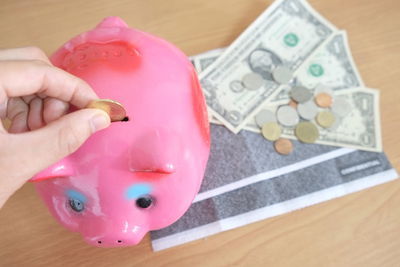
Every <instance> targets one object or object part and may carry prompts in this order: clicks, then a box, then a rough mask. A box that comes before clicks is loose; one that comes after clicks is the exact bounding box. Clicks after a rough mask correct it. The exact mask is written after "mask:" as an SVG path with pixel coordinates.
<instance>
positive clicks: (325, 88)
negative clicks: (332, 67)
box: [314, 83, 333, 96]
mask: <svg viewBox="0 0 400 267" xmlns="http://www.w3.org/2000/svg"><path fill="white" fill-rule="evenodd" d="M320 93H327V94H328V95H330V96H333V90H332V88H331V87H329V86H326V85H324V84H321V83H319V84H317V86H315V89H314V95H318V94H320Z"/></svg>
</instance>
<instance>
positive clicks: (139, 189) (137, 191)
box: [125, 184, 152, 199]
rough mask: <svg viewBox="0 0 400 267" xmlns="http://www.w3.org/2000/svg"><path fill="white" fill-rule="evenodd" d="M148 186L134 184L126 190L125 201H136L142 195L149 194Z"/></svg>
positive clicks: (149, 188)
mask: <svg viewBox="0 0 400 267" xmlns="http://www.w3.org/2000/svg"><path fill="white" fill-rule="evenodd" d="M151 191H152V190H151V185H150V184H134V185H131V186H129V187H128V188H127V190H126V193H125V196H126V198H127V199H136V198H138V197H141V196H143V195H148V194H150V193H151Z"/></svg>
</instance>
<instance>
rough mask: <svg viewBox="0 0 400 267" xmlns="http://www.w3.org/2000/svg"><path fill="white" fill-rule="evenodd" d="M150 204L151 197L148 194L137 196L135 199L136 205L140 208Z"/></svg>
mask: <svg viewBox="0 0 400 267" xmlns="http://www.w3.org/2000/svg"><path fill="white" fill-rule="evenodd" d="M151 204H153V198H152V197H151V196H149V195H146V196H142V197H139V198H138V199H137V200H136V206H138V207H139V208H142V209H147V208H148V207H150V206H151Z"/></svg>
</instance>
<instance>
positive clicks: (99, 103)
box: [86, 99, 128, 122]
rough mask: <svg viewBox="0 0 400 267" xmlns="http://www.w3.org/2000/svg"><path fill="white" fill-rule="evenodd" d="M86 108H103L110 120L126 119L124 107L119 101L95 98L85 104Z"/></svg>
mask: <svg viewBox="0 0 400 267" xmlns="http://www.w3.org/2000/svg"><path fill="white" fill-rule="evenodd" d="M86 108H96V109H101V110H104V111H105V112H106V113H107V114H108V116H110V119H111V122H115V121H127V120H128V117H127V116H126V111H125V108H124V107H123V106H122V104H121V103H118V102H117V101H114V100H111V99H97V100H93V101H91V102H90V103H89V105H87V107H86Z"/></svg>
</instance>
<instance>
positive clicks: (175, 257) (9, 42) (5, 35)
mask: <svg viewBox="0 0 400 267" xmlns="http://www.w3.org/2000/svg"><path fill="white" fill-rule="evenodd" d="M310 2H311V4H312V5H313V6H314V7H315V8H316V9H317V10H318V11H319V12H320V13H321V14H322V15H323V16H325V17H326V18H327V19H328V20H330V21H331V22H332V23H333V24H335V25H336V26H337V27H338V28H340V29H345V30H347V32H348V36H349V40H350V45H351V49H352V52H353V56H354V58H355V61H356V64H357V66H358V68H359V70H360V72H361V75H362V77H363V79H364V81H365V83H366V85H367V86H368V87H371V88H379V89H380V90H381V118H382V131H383V142H384V150H385V152H386V153H387V155H388V157H389V159H390V162H391V163H392V164H393V165H394V167H395V168H396V169H397V170H399V167H400V143H399V133H398V130H400V127H399V124H400V116H399V111H400V105H399V103H398V101H399V100H400V97H399V95H400V88H399V87H400V85H399V80H400V1H398V0H380V1H376V0H329V1H328V0H310ZM270 3H271V1H266V0H214V1H211V0H204V1H199V0H168V1H166V0H147V1H143V0H113V1H110V0H86V1H51V0H35V1H31V0H1V1H0V36H1V37H0V48H6V47H18V46H30V45H35V46H39V47H41V48H42V49H43V50H44V51H45V52H46V53H47V54H51V53H52V52H53V51H54V50H55V49H57V48H58V47H59V46H60V45H61V44H62V43H64V42H65V41H67V40H68V39H70V38H71V37H72V36H75V35H76V34H79V33H81V32H84V31H86V30H88V29H91V28H92V27H94V26H95V25H96V24H97V23H98V22H99V21H100V20H101V19H102V18H103V17H106V16H110V15H118V16H120V17H122V18H123V19H124V20H125V21H126V22H127V23H128V24H129V25H130V26H132V27H136V28H138V29H141V30H144V31H147V32H150V33H152V34H155V35H158V36H160V37H163V38H165V39H167V40H169V41H170V42H172V43H174V44H175V45H177V46H178V47H180V48H181V49H182V50H183V51H184V52H185V53H186V54H187V55H194V54H197V53H200V52H203V51H206V50H209V49H213V48H218V47H224V46H227V45H229V44H230V43H231V42H232V41H233V40H234V39H235V38H236V37H237V36H238V35H239V34H240V33H241V32H242V31H243V30H244V29H245V28H246V27H247V26H248V25H249V24H250V23H251V22H252V21H253V20H254V19H255V18H256V17H257V16H258V15H259V14H260V13H261V12H262V11H263V10H264V9H265V8H267V7H268V6H269V5H270ZM398 203H400V182H399V181H397V180H396V181H394V182H390V183H387V184H384V185H380V186H377V187H374V188H371V189H368V190H365V191H362V192H359V193H355V194H351V195H348V196H346V197H342V198H339V199H336V200H332V201H329V202H326V203H322V204H319V205H316V206H313V207H310V208H306V209H302V210H300V211H296V212H293V213H290V214H286V215H282V216H278V217H275V218H272V219H268V220H264V221H261V222H258V223H254V224H251V225H248V226H245V227H242V228H239V229H235V230H231V231H228V232H224V233H221V234H217V235H215V236H212V237H209V238H205V239H203V240H199V241H195V242H192V243H189V244H186V245H182V246H179V247H175V248H172V249H168V250H165V251H161V252H158V253H154V252H152V250H151V246H150V242H149V241H150V240H149V238H148V237H146V238H145V239H144V240H143V241H142V242H141V243H140V244H139V245H138V246H136V247H127V248H112V249H101V248H95V247H90V246H88V245H86V243H84V242H83V241H82V240H81V237H80V236H79V235H78V234H73V233H70V232H68V231H67V230H65V229H64V228H63V227H61V226H60V225H59V224H58V223H57V222H56V221H55V220H54V219H53V218H52V217H51V216H50V215H49V213H48V212H47V209H46V207H45V206H44V205H43V203H42V202H41V201H40V200H39V198H38V196H37V195H36V192H35V191H34V189H33V186H32V185H31V184H26V185H25V186H24V187H23V188H22V189H21V190H20V191H18V192H17V193H16V194H15V195H14V196H13V197H12V198H11V199H10V200H9V201H8V202H7V203H6V205H5V206H4V208H3V209H2V210H0V266H7V267H8V266H18V267H19V266H63V267H66V266H96V267H100V266H141V267H143V266H174V267H176V266H318V267H320V266H363V267H365V266H379V267H382V266H399V264H400V263H399V262H400V209H399V204H398Z"/></svg>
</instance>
